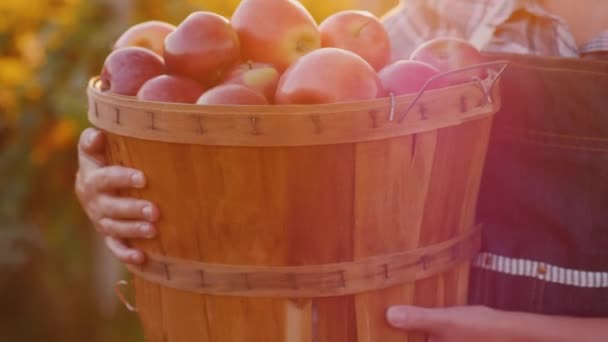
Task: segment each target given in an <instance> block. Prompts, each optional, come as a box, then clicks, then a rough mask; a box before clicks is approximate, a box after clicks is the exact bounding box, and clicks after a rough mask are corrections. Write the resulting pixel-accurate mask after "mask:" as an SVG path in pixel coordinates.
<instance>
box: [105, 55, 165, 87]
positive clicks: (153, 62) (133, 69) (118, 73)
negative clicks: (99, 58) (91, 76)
mask: <svg viewBox="0 0 608 342" xmlns="http://www.w3.org/2000/svg"><path fill="white" fill-rule="evenodd" d="M164 72H165V65H164V63H163V59H162V58H161V57H160V56H159V55H157V54H156V53H154V52H152V51H150V50H148V49H144V48H140V47H126V48H123V49H119V50H115V51H113V52H112V53H110V55H108V57H107V58H106V60H105V62H104V64H103V69H102V70H101V75H100V76H99V78H100V81H101V89H102V90H109V91H111V92H113V93H115V94H120V95H128V96H135V94H137V92H138V91H139V88H141V86H142V85H143V84H144V83H145V82H146V81H148V80H149V79H151V78H154V77H156V76H159V75H162V74H163V73H164Z"/></svg>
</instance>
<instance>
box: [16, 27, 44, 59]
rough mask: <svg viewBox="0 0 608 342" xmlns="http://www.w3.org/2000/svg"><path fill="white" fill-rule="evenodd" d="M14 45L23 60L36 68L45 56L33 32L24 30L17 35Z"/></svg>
mask: <svg viewBox="0 0 608 342" xmlns="http://www.w3.org/2000/svg"><path fill="white" fill-rule="evenodd" d="M15 45H16V47H17V51H19V54H20V55H21V57H22V59H23V61H24V62H26V63H27V64H28V65H29V67H31V68H37V67H39V66H40V65H41V64H42V63H43V62H44V58H45V51H44V46H43V45H42V43H41V42H40V39H39V38H38V36H37V35H36V34H35V33H34V32H25V33H22V34H20V35H18V36H17V38H16V41H15Z"/></svg>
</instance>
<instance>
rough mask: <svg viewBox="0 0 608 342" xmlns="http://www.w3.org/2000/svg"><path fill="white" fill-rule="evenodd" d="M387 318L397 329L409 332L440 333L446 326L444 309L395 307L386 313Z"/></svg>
mask: <svg viewBox="0 0 608 342" xmlns="http://www.w3.org/2000/svg"><path fill="white" fill-rule="evenodd" d="M386 318H387V320H388V322H389V324H390V325H392V326H393V327H395V328H399V329H403V330H408V331H423V332H426V333H430V334H435V333H438V332H440V330H441V329H442V328H443V327H444V326H445V323H446V314H445V312H444V309H441V308H437V309H427V308H420V307H415V306H393V307H391V308H389V309H388V310H387V312H386Z"/></svg>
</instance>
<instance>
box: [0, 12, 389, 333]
mask: <svg viewBox="0 0 608 342" xmlns="http://www.w3.org/2000/svg"><path fill="white" fill-rule="evenodd" d="M238 2H239V1H238V0H207V1H205V0H179V1H160V0H147V1H145V0H131V1H127V0H87V1H83V0H29V1H24V0H2V1H0V332H1V333H0V334H1V335H2V340H3V341H18V342H21V341H46V342H55V341H57V342H59V341H61V342H83V341H89V342H95V341H99V342H101V341H112V342H121V341H125V342H126V341H130V342H134V341H142V340H143V337H142V336H141V332H140V328H139V324H138V322H137V316H136V315H134V314H132V313H129V312H127V311H126V310H124V309H123V308H122V307H118V309H117V310H109V311H108V310H106V311H105V312H104V311H103V310H101V309H100V308H101V307H103V306H104V305H103V303H100V301H103V300H108V299H104V297H103V296H100V293H99V292H100V291H99V285H98V284H97V282H99V281H100V278H99V276H98V275H99V274H101V273H102V272H100V271H99V270H98V269H96V268H99V267H103V266H100V265H104V264H103V263H100V262H99V260H98V259H99V258H104V256H101V257H100V254H99V250H100V248H103V247H100V243H99V238H98V237H97V236H96V235H95V233H94V231H93V229H91V225H90V223H89V222H88V221H87V219H86V217H85V216H84V214H83V213H82V210H81V208H80V207H79V205H78V203H77V200H76V198H75V196H74V194H73V182H74V175H75V173H76V169H77V154H76V143H77V139H78V135H79V132H80V131H81V130H82V129H84V128H85V127H86V126H88V123H87V119H86V97H85V87H86V85H87V81H88V79H89V78H90V77H91V76H93V75H96V74H98V72H99V70H100V69H101V66H102V64H103V60H104V58H105V56H107V54H108V53H109V51H110V49H111V46H112V43H113V41H114V40H115V39H116V38H117V37H118V36H119V35H120V33H122V32H123V31H124V30H125V29H126V28H127V27H129V26H130V25H132V24H134V23H136V22H140V21H144V20H151V19H156V20H165V21H168V22H171V23H173V24H178V23H179V22H180V21H181V20H182V19H183V18H185V17H186V16H187V15H188V14H189V13H191V12H192V11H195V10H210V11H214V12H217V13H220V14H223V15H226V16H229V15H230V13H232V11H233V9H234V8H235V7H236V5H237V4H238ZM302 2H303V3H304V4H305V5H306V6H307V7H308V8H309V9H310V10H311V13H313V15H315V17H316V18H317V19H318V20H321V19H322V18H324V17H325V16H327V15H329V14H331V13H333V12H335V11H338V10H343V9H347V8H350V7H353V6H354V7H357V6H358V7H361V4H362V3H365V2H367V3H370V4H372V3H373V6H374V7H373V8H378V6H379V5H378V4H380V3H382V4H384V5H385V7H386V6H387V4H388V3H392V2H394V0H393V1H391V0H388V1H386V0H383V1H363V2H357V1H353V0H336V1H327V0H307V1H302ZM370 8H371V7H370ZM110 274H111V272H110ZM111 299H113V297H112V298H111ZM107 307H110V308H112V306H111V305H110V306H107Z"/></svg>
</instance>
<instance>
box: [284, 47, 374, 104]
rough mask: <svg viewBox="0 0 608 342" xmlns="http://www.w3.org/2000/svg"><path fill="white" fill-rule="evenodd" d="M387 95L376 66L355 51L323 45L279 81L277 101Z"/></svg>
mask: <svg viewBox="0 0 608 342" xmlns="http://www.w3.org/2000/svg"><path fill="white" fill-rule="evenodd" d="M383 94H384V91H383V89H382V86H381V84H380V80H379V79H378V75H377V74H376V71H375V70H374V68H372V67H371V66H370V65H369V63H367V62H366V61H365V60H364V59H363V58H361V57H359V56H358V55H356V54H355V53H353V52H350V51H347V50H342V49H337V48H322V49H319V50H316V51H313V52H311V53H309V54H308V55H305V56H303V57H302V58H300V59H298V60H297V61H296V62H295V63H294V64H293V65H291V66H290V67H289V69H287V71H285V73H284V74H283V76H281V79H280V80H279V86H278V88H277V93H276V95H275V102H276V103H277V104H315V103H334V102H346V101H358V100H368V99H373V98H376V97H379V96H381V95H383Z"/></svg>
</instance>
